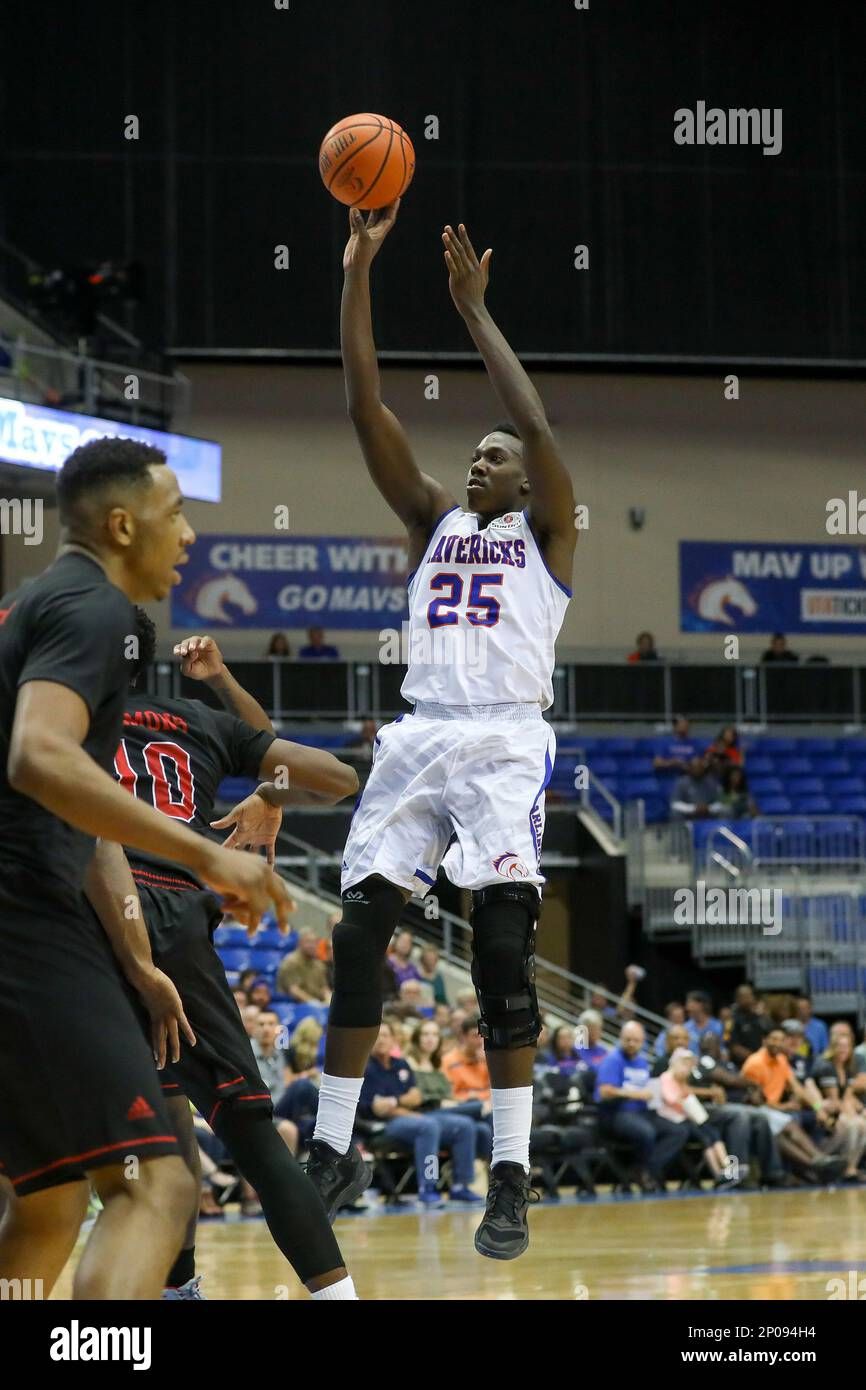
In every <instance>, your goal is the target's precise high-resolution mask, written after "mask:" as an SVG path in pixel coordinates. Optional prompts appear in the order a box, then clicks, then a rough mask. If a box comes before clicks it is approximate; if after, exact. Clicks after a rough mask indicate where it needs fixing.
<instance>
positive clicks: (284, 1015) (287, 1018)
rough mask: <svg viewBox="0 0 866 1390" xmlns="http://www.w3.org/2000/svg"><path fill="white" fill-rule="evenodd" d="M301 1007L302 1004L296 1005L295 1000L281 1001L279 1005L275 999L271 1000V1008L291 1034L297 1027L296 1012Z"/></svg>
mask: <svg viewBox="0 0 866 1390" xmlns="http://www.w3.org/2000/svg"><path fill="white" fill-rule="evenodd" d="M300 1007H301V1006H300V1004H296V1003H295V1001H294V1000H293V999H290V1000H288V1001H286V1000H283V999H280V1001H279V1003H278V1002H277V1001H276V1000H275V999H272V1000H271V1008H272V1009H273V1011H274V1013H275V1014H276V1015H277V1018H278V1019H279V1020H280V1023H281V1024H282V1025H283V1027H284V1028H288V1030H289V1032H291V1031H292V1029H293V1028H294V1026H295V1010H296V1009H299V1008H300Z"/></svg>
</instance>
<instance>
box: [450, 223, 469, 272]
mask: <svg viewBox="0 0 866 1390" xmlns="http://www.w3.org/2000/svg"><path fill="white" fill-rule="evenodd" d="M445 235H446V236H447V238H448V250H449V251H450V252H451V254H452V256H453V257H454V259H455V261H456V262H457V264H458V265H459V266H461V267H464V266H465V267H468V266H469V258H468V256H467V255H466V252H465V251H464V249H463V247H462V246H461V244H460V238H459V237H458V236H457V235H456V233H455V231H454V228H453V227H446V228H445Z"/></svg>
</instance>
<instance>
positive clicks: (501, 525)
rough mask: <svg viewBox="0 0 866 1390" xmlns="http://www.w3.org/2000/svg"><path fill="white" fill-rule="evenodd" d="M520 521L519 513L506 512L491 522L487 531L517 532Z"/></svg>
mask: <svg viewBox="0 0 866 1390" xmlns="http://www.w3.org/2000/svg"><path fill="white" fill-rule="evenodd" d="M521 520H522V513H521V512H506V513H505V515H504V516H498V517H497V518H496V520H495V521H491V523H490V525H489V526H488V528H487V529H488V531H519V530H520V523H521Z"/></svg>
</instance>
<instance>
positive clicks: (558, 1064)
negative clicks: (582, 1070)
mask: <svg viewBox="0 0 866 1390" xmlns="http://www.w3.org/2000/svg"><path fill="white" fill-rule="evenodd" d="M545 1062H546V1064H547V1067H548V1070H551V1071H557V1072H559V1074H560V1076H573V1075H574V1073H575V1072H576V1071H577V1068H578V1065H579V1063H580V1056H579V1054H578V1051H577V1048H576V1046H575V1038H574V1029H573V1028H572V1027H570V1025H569V1024H567V1023H561V1024H560V1026H559V1027H558V1028H554V1030H553V1036H552V1037H551V1039H550V1048H549V1050H548V1052H547V1054H546V1056H545Z"/></svg>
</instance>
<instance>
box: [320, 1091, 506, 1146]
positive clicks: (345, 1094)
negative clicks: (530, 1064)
mask: <svg viewBox="0 0 866 1390" xmlns="http://www.w3.org/2000/svg"><path fill="white" fill-rule="evenodd" d="M363 1084H364V1078H363V1076H329V1075H328V1073H327V1072H322V1084H321V1085H320V1087H319V1109H318V1111H317V1112H316V1128H315V1130H314V1131H313V1138H314V1139H323V1140H324V1141H325V1143H326V1144H330V1146H331V1148H332V1149H336V1151H337V1153H338V1154H344V1153H348V1151H349V1145H350V1144H351V1142H352V1129H353V1128H354V1124H355V1111H356V1110H357V1109H358V1101H359V1099H360V1097H361V1087H362V1086H363ZM530 1094H531V1088H530Z"/></svg>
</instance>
